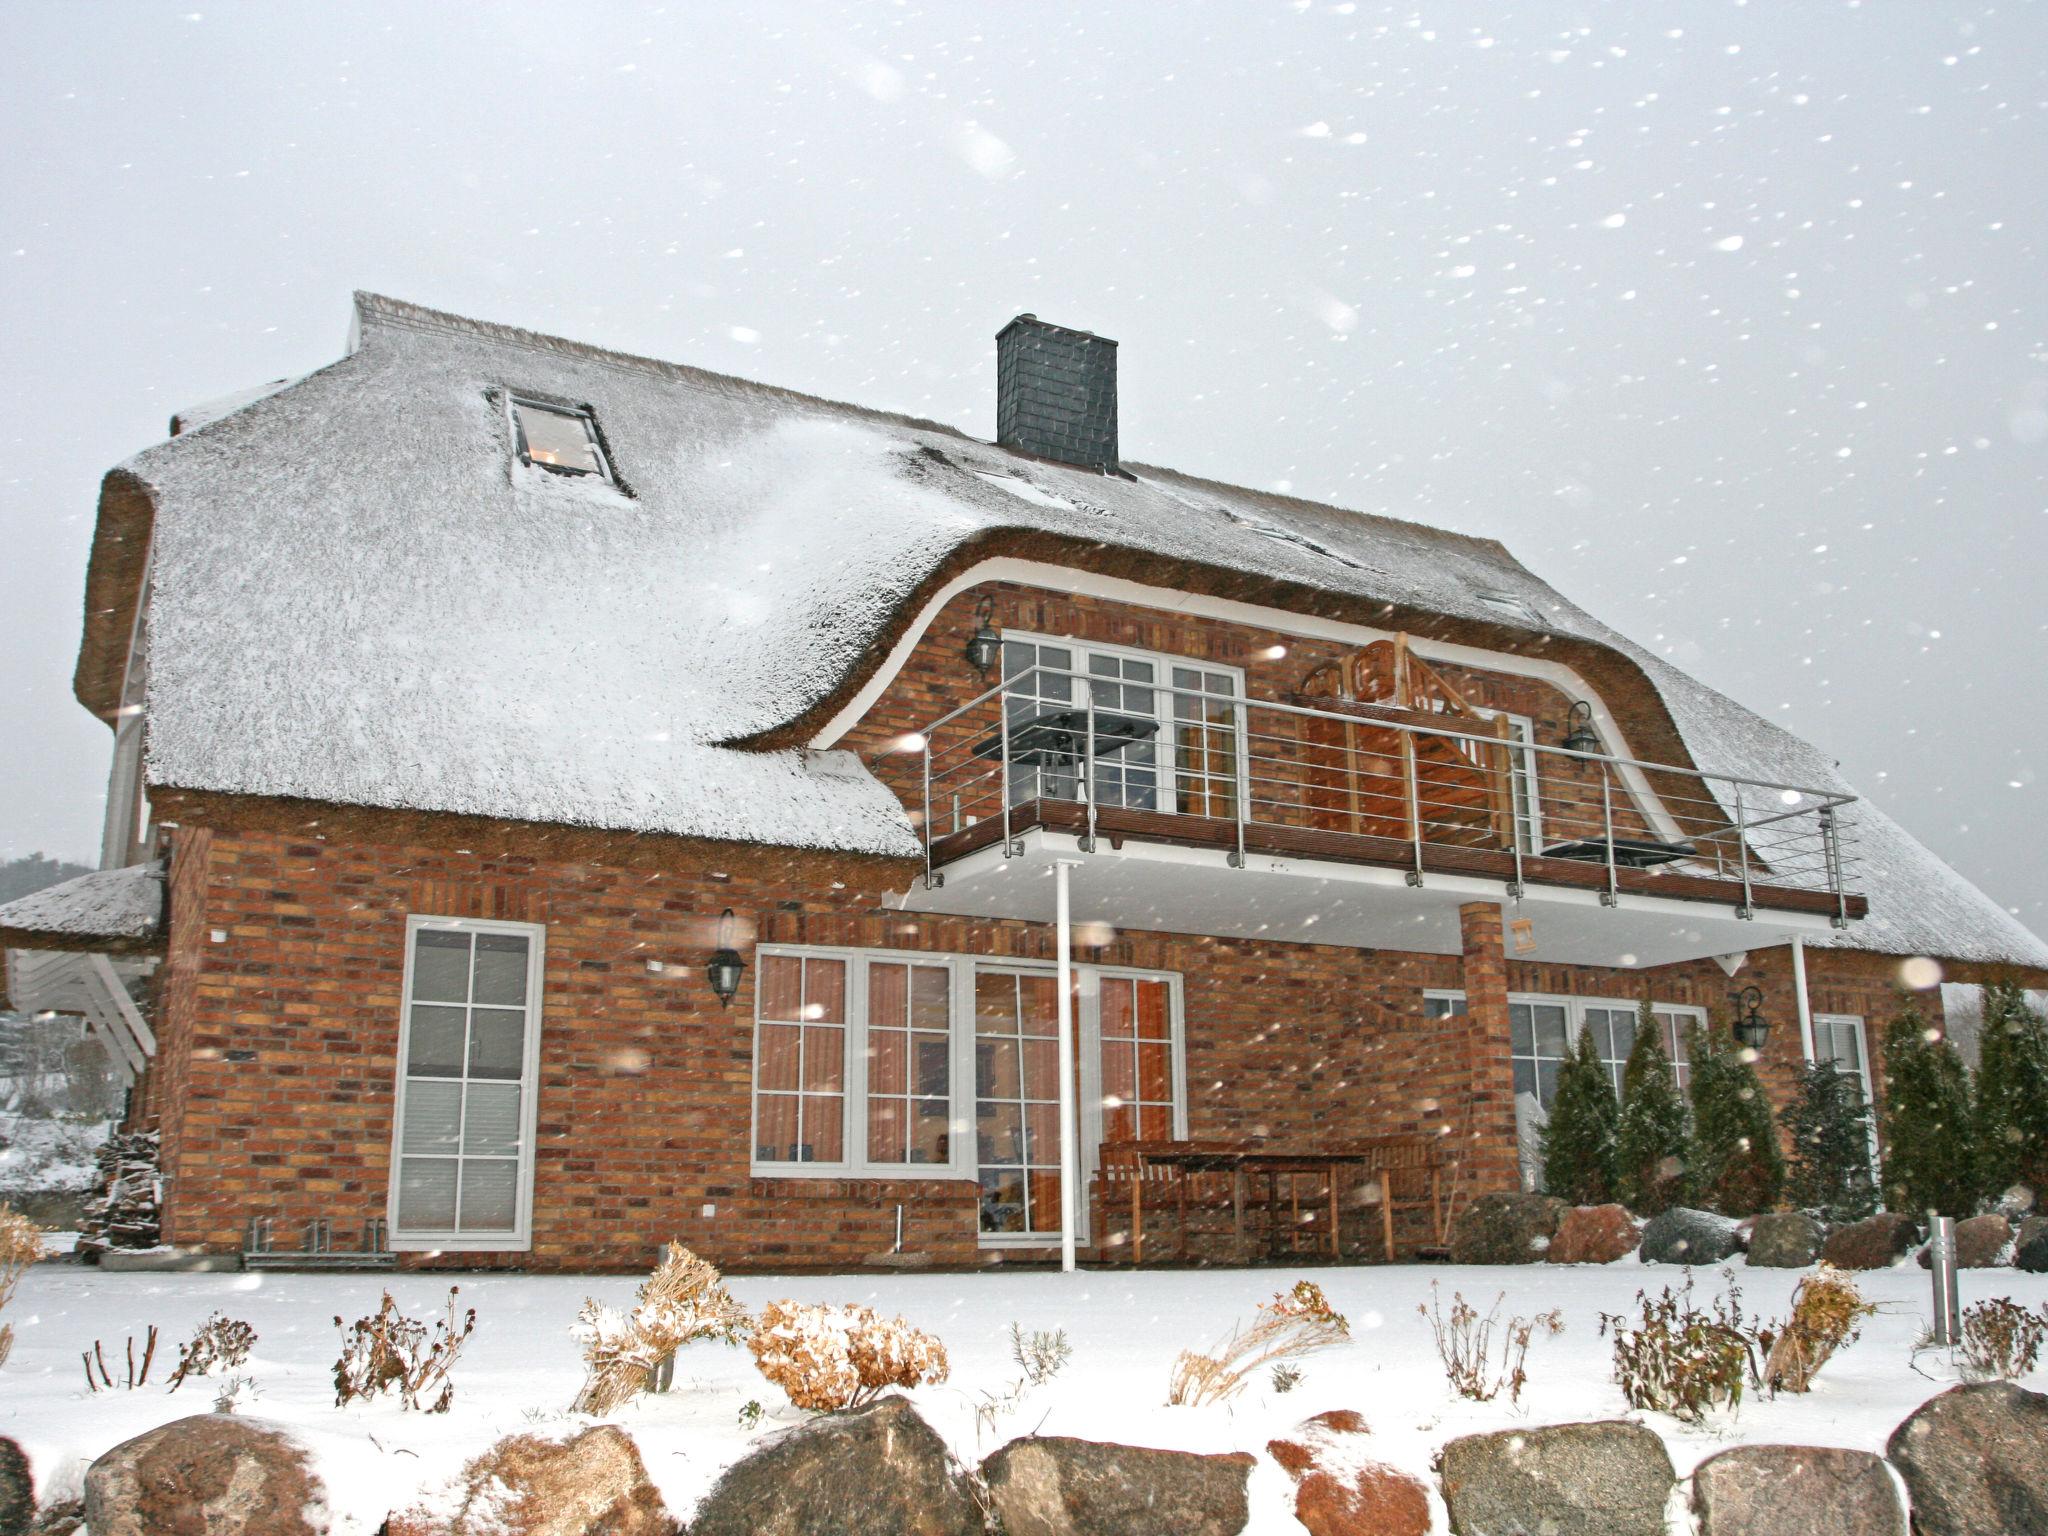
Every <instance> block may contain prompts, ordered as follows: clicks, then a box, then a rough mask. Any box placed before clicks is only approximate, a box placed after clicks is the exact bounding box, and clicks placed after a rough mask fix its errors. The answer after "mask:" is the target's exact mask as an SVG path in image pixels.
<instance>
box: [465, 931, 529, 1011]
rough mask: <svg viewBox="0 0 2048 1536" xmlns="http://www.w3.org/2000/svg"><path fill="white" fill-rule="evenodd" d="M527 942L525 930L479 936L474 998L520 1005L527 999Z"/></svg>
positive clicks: (482, 1000) (475, 1000)
mask: <svg viewBox="0 0 2048 1536" xmlns="http://www.w3.org/2000/svg"><path fill="white" fill-rule="evenodd" d="M526 956H527V944H526V938H525V936H524V935H523V934H517V933H480V934H478V935H477V936H476V992H475V994H474V995H473V996H472V997H471V999H470V1001H471V1002H476V1003H496V1004H498V1005H500V1006H501V1007H508V1008H518V1007H522V1006H524V1004H525V1002H526Z"/></svg>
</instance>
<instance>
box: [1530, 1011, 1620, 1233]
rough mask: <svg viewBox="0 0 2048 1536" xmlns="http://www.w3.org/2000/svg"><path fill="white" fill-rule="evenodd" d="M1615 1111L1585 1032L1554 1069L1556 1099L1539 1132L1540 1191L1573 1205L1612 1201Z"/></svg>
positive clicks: (1604, 1072)
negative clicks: (1548, 1117)
mask: <svg viewBox="0 0 2048 1536" xmlns="http://www.w3.org/2000/svg"><path fill="white" fill-rule="evenodd" d="M1620 1128H1621V1106H1620V1105H1618V1104H1616V1103H1615V1102H1614V1085H1613V1083H1612V1082H1610V1081H1609V1079H1608V1076H1607V1065H1606V1063H1605V1062H1603V1061H1601V1059H1600V1052H1599V1047H1598V1046H1597V1045H1596V1044H1595V1042H1594V1040H1593V1033H1592V1031H1591V1030H1581V1031H1580V1033H1579V1045H1578V1049H1577V1050H1575V1051H1574V1052H1573V1053H1572V1054H1571V1055H1570V1056H1568V1057H1567V1058H1566V1059H1565V1061H1564V1064H1563V1065H1562V1066H1561V1067H1560V1068H1559V1069H1558V1074H1557V1097H1556V1098H1555V1099H1554V1100H1552V1102H1551V1106H1550V1120H1549V1123H1548V1124H1546V1125H1545V1126H1544V1127H1543V1189H1544V1192H1545V1193H1546V1194H1551V1195H1555V1196H1557V1197H1558V1198H1559V1199H1560V1200H1569V1201H1570V1202H1571V1203H1572V1204H1573V1205H1605V1204H1607V1203H1608V1202H1609V1201H1611V1200H1613V1199H1614V1185H1615V1152H1616V1133H1617V1132H1618V1131H1619V1130H1620Z"/></svg>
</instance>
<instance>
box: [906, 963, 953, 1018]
mask: <svg viewBox="0 0 2048 1536" xmlns="http://www.w3.org/2000/svg"><path fill="white" fill-rule="evenodd" d="M952 988H953V977H952V973H951V972H949V971H948V970H947V969H946V968H945V967H944V966H942V965H920V966H916V967H914V968H913V969H912V970H911V973H910V1022H911V1024H912V1025H913V1026H914V1027H916V1028H918V1029H950V1028H952V1024H953V991H952Z"/></svg>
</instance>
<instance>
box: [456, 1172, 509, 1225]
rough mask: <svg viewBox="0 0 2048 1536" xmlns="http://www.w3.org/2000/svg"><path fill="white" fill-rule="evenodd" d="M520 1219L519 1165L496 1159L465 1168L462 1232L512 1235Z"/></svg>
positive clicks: (463, 1173)
mask: <svg viewBox="0 0 2048 1536" xmlns="http://www.w3.org/2000/svg"><path fill="white" fill-rule="evenodd" d="M518 1217H519V1164H518V1163H517V1162H515V1161H505V1162H500V1161H497V1160H496V1159H492V1160H490V1161H487V1162H477V1161H473V1160H470V1159H464V1161H463V1164H462V1230H463V1231H465V1232H510V1231H511V1230H512V1228H513V1227H514V1226H515V1225H517V1223H518Z"/></svg>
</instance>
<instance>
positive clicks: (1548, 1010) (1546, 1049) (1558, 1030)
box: [1533, 1003, 1568, 1059]
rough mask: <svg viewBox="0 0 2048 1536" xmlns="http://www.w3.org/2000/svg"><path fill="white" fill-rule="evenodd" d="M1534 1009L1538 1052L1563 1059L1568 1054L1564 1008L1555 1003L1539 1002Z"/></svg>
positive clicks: (1540, 1054) (1541, 1054)
mask: <svg viewBox="0 0 2048 1536" xmlns="http://www.w3.org/2000/svg"><path fill="white" fill-rule="evenodd" d="M1533 1011H1534V1013H1535V1016H1536V1054H1537V1055H1538V1056H1554V1057H1557V1058H1559V1059H1562V1058H1563V1057H1564V1056H1565V1055H1567V1054H1568V1048H1567V1046H1566V1045H1565V1038H1564V1022H1565V1012H1564V1009H1562V1008H1560V1007H1558V1006H1556V1005H1555V1004H1554V1003H1538V1004H1537V1005H1536V1007H1535V1009H1534V1010H1533Z"/></svg>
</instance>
